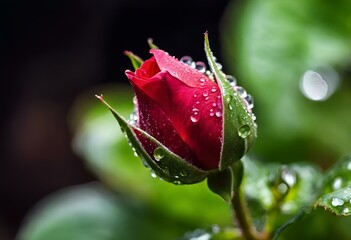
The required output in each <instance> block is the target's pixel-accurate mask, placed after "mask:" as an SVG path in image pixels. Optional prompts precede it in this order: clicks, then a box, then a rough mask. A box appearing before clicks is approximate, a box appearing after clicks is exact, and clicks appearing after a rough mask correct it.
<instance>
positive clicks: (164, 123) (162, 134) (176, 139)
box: [127, 72, 198, 165]
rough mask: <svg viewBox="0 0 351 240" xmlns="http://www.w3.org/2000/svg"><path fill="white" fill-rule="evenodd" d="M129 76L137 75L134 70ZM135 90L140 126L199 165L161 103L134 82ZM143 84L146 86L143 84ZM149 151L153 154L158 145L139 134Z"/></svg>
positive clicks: (189, 160)
mask: <svg viewBox="0 0 351 240" xmlns="http://www.w3.org/2000/svg"><path fill="white" fill-rule="evenodd" d="M127 76H128V77H132V78H133V79H134V77H136V76H135V75H134V74H133V73H132V72H129V73H128V74H127ZM132 85H133V88H134V92H135V95H136V97H137V106H138V118H139V120H138V121H137V122H138V126H137V127H139V128H141V129H142V130H144V131H146V132H147V133H149V134H150V135H151V136H153V137H155V138H156V139H157V140H158V141H159V142H161V143H162V144H163V145H165V146H166V147H167V148H168V149H169V150H170V151H172V152H173V153H175V154H176V155H178V156H180V157H181V158H183V159H185V160H186V161H188V162H190V163H192V164H194V165H197V164H198V163H197V162H196V161H197V159H196V157H195V155H194V153H193V152H192V150H191V149H190V148H189V146H187V144H186V143H185V142H184V141H183V140H182V139H181V137H180V136H179V134H178V132H177V131H176V130H175V129H174V127H173V125H172V123H171V121H170V119H169V118H168V117H167V115H166V114H165V113H164V112H163V111H162V109H161V108H160V107H159V105H158V104H157V103H156V102H155V101H154V100H153V99H151V98H150V97H149V96H148V95H146V94H145V93H144V92H143V91H142V90H140V88H139V86H138V85H136V84H133V83H132ZM141 86H144V85H143V84H141ZM137 137H138V139H139V140H140V142H141V143H142V145H143V147H144V148H145V150H146V151H147V153H148V154H149V155H151V156H153V152H154V150H155V148H156V145H155V144H154V143H152V142H150V141H149V140H148V139H146V138H145V137H143V136H141V135H140V134H137Z"/></svg>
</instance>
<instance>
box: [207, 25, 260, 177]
mask: <svg viewBox="0 0 351 240" xmlns="http://www.w3.org/2000/svg"><path fill="white" fill-rule="evenodd" d="M205 52H206V56H207V61H208V63H209V66H210V68H211V70H212V72H213V74H214V76H215V78H216V81H217V82H218V85H219V87H220V89H221V94H222V103H223V104H222V106H223V140H222V141H223V143H222V152H221V160H220V163H219V169H220V170H223V169H225V168H227V167H229V166H230V165H232V164H233V163H234V162H235V161H238V160H240V159H241V158H242V157H243V155H244V154H245V153H246V152H247V151H248V150H249V149H250V147H251V146H252V144H253V143H254V141H255V139H256V128H257V126H256V124H255V122H254V120H253V118H252V115H251V114H250V113H249V112H248V110H247V109H246V106H245V104H244V103H243V100H242V99H241V97H240V96H239V94H238V93H237V92H236V91H235V90H234V89H233V87H232V86H231V85H230V84H229V82H228V81H227V80H226V77H225V74H224V73H223V72H222V71H221V70H220V69H219V68H218V64H217V63H216V61H215V60H214V56H213V54H212V51H211V49H210V43H209V40H208V34H207V32H206V33H205Z"/></svg>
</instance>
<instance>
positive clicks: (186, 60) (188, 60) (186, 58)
mask: <svg viewBox="0 0 351 240" xmlns="http://www.w3.org/2000/svg"><path fill="white" fill-rule="evenodd" d="M179 61H180V62H182V63H184V64H186V65H188V66H191V65H192V64H193V59H192V58H191V57H190V56H183V57H181V58H180V60H179Z"/></svg>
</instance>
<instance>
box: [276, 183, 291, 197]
mask: <svg viewBox="0 0 351 240" xmlns="http://www.w3.org/2000/svg"><path fill="white" fill-rule="evenodd" d="M288 190H289V187H288V186H287V185H286V184H285V183H281V184H279V185H278V191H279V193H280V194H286V193H287V192H288Z"/></svg>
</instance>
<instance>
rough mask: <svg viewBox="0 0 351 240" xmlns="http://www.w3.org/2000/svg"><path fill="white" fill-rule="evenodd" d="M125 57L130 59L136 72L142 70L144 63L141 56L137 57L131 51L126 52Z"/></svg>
mask: <svg viewBox="0 0 351 240" xmlns="http://www.w3.org/2000/svg"><path fill="white" fill-rule="evenodd" d="M124 55H126V56H127V57H128V58H129V59H130V61H131V63H132V65H133V68H134V70H136V69H138V68H140V66H141V65H142V64H143V62H144V61H143V59H141V58H140V57H139V56H137V55H135V54H134V53H132V52H131V51H124Z"/></svg>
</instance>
